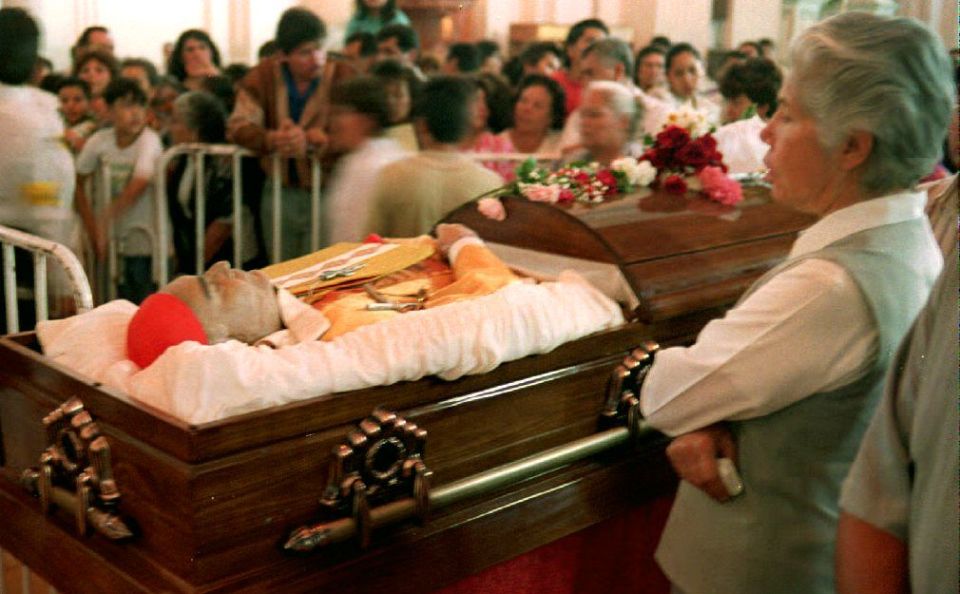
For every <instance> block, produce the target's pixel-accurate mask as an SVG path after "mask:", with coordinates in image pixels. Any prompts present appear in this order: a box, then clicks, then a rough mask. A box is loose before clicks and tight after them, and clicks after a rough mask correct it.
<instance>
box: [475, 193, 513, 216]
mask: <svg viewBox="0 0 960 594" xmlns="http://www.w3.org/2000/svg"><path fill="white" fill-rule="evenodd" d="M477 210H478V211H479V212H480V214H482V215H483V216H485V217H487V218H488V219H492V220H494V221H503V220H505V219H506V218H507V211H506V210H505V209H504V208H503V203H502V202H500V200H498V199H497V198H481V199H480V200H479V201H478V202H477Z"/></svg>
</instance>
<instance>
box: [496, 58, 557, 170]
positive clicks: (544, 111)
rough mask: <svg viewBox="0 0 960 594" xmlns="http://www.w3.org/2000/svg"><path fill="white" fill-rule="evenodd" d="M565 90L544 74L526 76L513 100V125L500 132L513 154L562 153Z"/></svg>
mask: <svg viewBox="0 0 960 594" xmlns="http://www.w3.org/2000/svg"><path fill="white" fill-rule="evenodd" d="M564 99H565V98H564V95H563V89H562V88H561V87H560V85H559V84H558V83H557V81H555V80H553V79H552V78H549V77H546V76H543V75H542V74H530V75H527V76H525V77H524V78H523V79H522V80H521V81H520V85H519V87H518V88H517V93H516V95H515V98H514V101H513V126H512V127H510V128H508V129H506V130H504V131H503V132H501V133H500V136H501V137H503V138H506V139H508V140H509V141H510V146H511V149H512V151H513V152H518V153H538V154H552V153H557V152H559V150H560V130H561V129H562V128H563V111H564V104H565V103H564Z"/></svg>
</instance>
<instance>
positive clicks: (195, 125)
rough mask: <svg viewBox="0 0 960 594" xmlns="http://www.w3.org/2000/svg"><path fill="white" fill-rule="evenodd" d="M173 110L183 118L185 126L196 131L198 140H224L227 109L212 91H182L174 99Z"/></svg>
mask: <svg viewBox="0 0 960 594" xmlns="http://www.w3.org/2000/svg"><path fill="white" fill-rule="evenodd" d="M173 110H174V111H175V112H176V113H177V114H179V115H180V117H181V118H183V123H184V124H185V125H186V126H187V128H189V129H191V130H196V131H197V133H198V136H199V139H200V142H207V143H221V142H224V137H225V135H226V119H227V111H226V109H225V108H224V106H223V102H222V101H220V100H219V99H217V97H216V96H215V95H213V94H212V93H208V92H207V91H188V92H186V93H183V94H182V95H180V96H179V97H177V98H176V99H175V100H174V102H173Z"/></svg>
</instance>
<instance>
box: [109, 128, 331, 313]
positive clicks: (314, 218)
mask: <svg viewBox="0 0 960 594" xmlns="http://www.w3.org/2000/svg"><path fill="white" fill-rule="evenodd" d="M207 156H213V157H224V158H227V157H229V158H230V159H231V161H232V163H231V164H232V168H231V177H232V180H233V191H232V202H233V215H232V216H233V221H232V222H233V254H232V256H233V258H232V260H233V262H232V263H233V265H234V266H240V265H241V264H242V259H243V253H244V251H243V250H244V239H243V232H242V230H243V229H244V227H243V225H244V217H245V214H244V200H243V173H242V172H243V168H242V161H241V160H242V159H243V158H244V157H260V156H262V155H259V154H258V153H255V152H253V151H250V150H248V149H245V148H243V147H240V146H238V145H234V144H206V143H184V144H178V145H176V146H173V147H171V148H169V149H167V150H166V151H164V153H163V154H162V155H161V156H160V159H159V160H158V162H157V167H156V170H155V171H156V172H155V176H156V177H155V179H154V197H155V212H154V220H153V226H152V228H147V227H138V228H136V229H135V231H136V232H141V233H145V234H146V235H147V237H148V240H149V241H150V242H151V246H152V247H151V254H152V259H153V277H154V281H155V282H156V283H157V285H158V286H162V285H164V284H166V282H167V281H168V280H169V279H170V269H169V260H168V250H169V245H170V229H169V210H168V209H169V198H168V195H167V191H168V188H167V173H168V171H167V170H168V167H169V165H170V163H171V162H173V160H174V159H176V158H178V157H185V158H188V159H191V160H192V162H193V168H194V179H193V183H194V191H195V195H194V213H193V214H194V218H195V221H194V222H195V224H194V230H193V231H194V235H195V239H196V243H195V245H196V250H195V257H194V262H193V263H192V266H193V268H194V269H195V270H196V272H198V273H199V272H202V271H203V267H204V262H203V256H204V254H203V244H204V236H205V233H206V226H207V221H206V201H207V187H206V167H207V161H206V159H205V158H204V157H207ZM308 158H309V160H310V179H311V183H310V250H311V251H316V250H318V249H320V233H321V231H322V223H321V221H322V219H321V215H322V213H321V202H320V183H321V169H320V161H319V155H318V154H315V153H313V152H311V153H309V154H308ZM270 159H271V168H270V176H269V177H270V180H269V181H268V183H270V184H271V202H270V212H271V214H272V217H271V225H272V226H271V233H270V235H271V245H270V246H269V250H268V251H269V256H270V261H271V262H279V261H280V260H281V259H282V255H281V246H282V239H283V228H282V213H283V204H282V188H283V164H284V162H285V161H286V160H287V157H283V156H281V155H280V154H278V153H273V154H272V155H270ZM109 167H110V163H109V162H108V161H106V160H104V161H103V162H101V163H100V167H99V168H98V175H99V180H98V181H97V183H96V184H95V185H96V186H97V189H96V191H95V196H96V200H97V204H96V208H104V207H106V205H108V204H109V203H110V201H111V200H112V198H113V197H112V196H111V192H112V187H111V184H110V177H109V176H110V170H109ZM250 214H251V215H252V216H253V217H254V218H256V217H258V216H259V213H250ZM114 224H115V221H111V222H110V227H109V229H107V235H108V238H109V242H108V252H107V269H106V272H105V274H106V275H107V281H106V282H107V290H106V295H107V297H108V298H110V299H112V298H115V297H116V288H117V283H118V281H119V274H118V260H119V257H120V256H121V255H122V254H123V251H124V250H123V244H124V242H125V241H126V240H129V236H127V237H121V238H118V237H116V236H115V233H114V229H113V226H114ZM97 276H99V275H97Z"/></svg>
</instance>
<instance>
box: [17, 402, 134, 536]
mask: <svg viewBox="0 0 960 594" xmlns="http://www.w3.org/2000/svg"><path fill="white" fill-rule="evenodd" d="M43 426H44V430H45V432H46V437H47V444H48V445H47V448H46V449H45V450H44V451H43V453H42V454H41V455H40V466H39V467H38V468H28V469H26V470H24V471H23V475H22V476H21V482H22V484H23V486H24V487H25V488H26V489H27V490H28V491H29V492H30V493H31V494H33V495H34V496H36V497H39V498H40V509H41V510H42V511H43V513H44V514H49V513H51V512H52V510H53V508H54V507H60V508H62V509H64V510H66V511H68V512H69V513H71V514H72V515H73V516H74V518H75V519H76V527H77V532H78V533H79V534H81V535H85V534H86V533H87V529H88V527H93V529H94V530H95V531H96V532H98V533H100V534H102V535H103V536H105V537H107V538H109V539H111V540H122V539H125V538H129V537H131V536H133V532H132V531H131V530H130V528H129V527H128V526H127V524H126V523H125V522H124V521H123V519H121V517H120V514H119V505H120V490H119V489H118V488H117V484H116V481H114V479H113V469H112V467H111V464H110V445H109V444H108V443H107V438H106V437H105V436H103V435H101V434H100V427H99V426H98V425H97V423H96V421H94V420H93V417H92V416H91V415H90V412H89V411H87V410H86V409H85V408H84V405H83V402H82V401H81V400H80V399H79V398H76V397H74V398H70V399H69V400H67V401H66V402H64V403H63V404H61V405H60V406H58V407H57V408H56V409H54V410H53V412H51V413H50V414H48V415H47V416H46V417H44V419H43Z"/></svg>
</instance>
